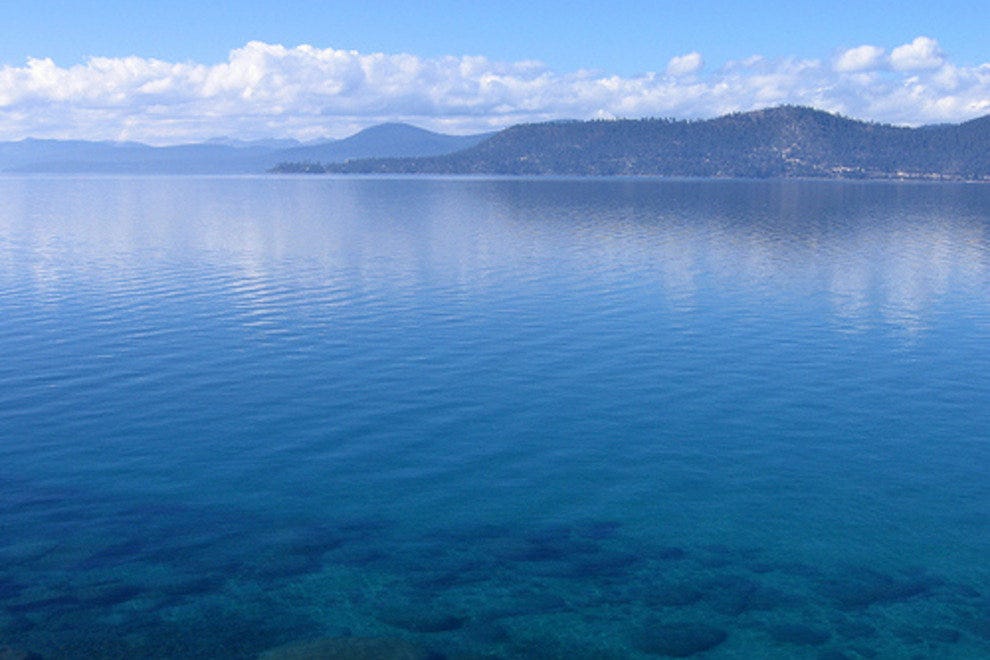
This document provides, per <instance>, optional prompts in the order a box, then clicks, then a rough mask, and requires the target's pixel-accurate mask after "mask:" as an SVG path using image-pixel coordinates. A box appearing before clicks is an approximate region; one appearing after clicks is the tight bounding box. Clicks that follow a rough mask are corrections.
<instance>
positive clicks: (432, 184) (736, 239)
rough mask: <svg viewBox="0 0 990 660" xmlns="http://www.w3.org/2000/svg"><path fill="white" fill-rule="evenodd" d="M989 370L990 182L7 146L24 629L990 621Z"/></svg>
mask: <svg viewBox="0 0 990 660" xmlns="http://www.w3.org/2000/svg"><path fill="white" fill-rule="evenodd" d="M988 374H990V186H977V185H971V186H967V185H954V184H941V185H923V184H885V183H837V182H799V181H792V182H746V181H661V180H650V179H642V180H635V179H633V180H626V179H616V180H566V179H557V180H555V179H542V180H535V179H532V180H526V179H494V180H479V179H442V178H440V179H429V178H423V179H419V178H394V179H378V178H367V179H362V178H328V177H313V178H276V177H267V178H263V177H259V178H196V177H175V178H167V177H147V178H140V177H136V178H69V177H66V178H55V177H52V178H45V177H24V178H0V646H3V645H4V644H9V645H11V646H13V647H16V648H19V649H27V650H31V651H34V652H37V653H39V654H41V655H42V656H43V657H46V658H49V657H50V658H63V657H65V658H77V657H119V658H126V657H176V658H178V657H211V658H216V657H245V658H253V657H257V656H258V655H259V654H263V653H266V652H267V655H265V656H264V657H267V658H290V657H296V658H298V657H375V656H377V657H403V658H406V657H435V658H437V657H449V658H516V657H522V658H526V657H540V658H544V657H545V658H613V657H614V658H650V657H665V656H666V657H698V658H751V657H793V658H816V659H821V660H824V659H831V660H836V659H840V658H853V659H856V658H872V657H879V658H909V657H945V658H952V657H959V658H970V657H987V656H990V562H988V560H987V557H988V556H990V377H988ZM273 649H274V650H273ZM293 653H295V655H293ZM362 653H364V655H361V654H362ZM307 654H309V655H307ZM389 654H391V656H390V655H389Z"/></svg>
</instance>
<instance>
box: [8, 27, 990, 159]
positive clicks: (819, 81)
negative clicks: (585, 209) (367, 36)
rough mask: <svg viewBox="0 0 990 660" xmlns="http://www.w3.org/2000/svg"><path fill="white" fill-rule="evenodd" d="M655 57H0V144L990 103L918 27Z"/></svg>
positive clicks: (979, 109) (869, 115) (957, 113)
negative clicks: (845, 44) (652, 65)
mask: <svg viewBox="0 0 990 660" xmlns="http://www.w3.org/2000/svg"><path fill="white" fill-rule="evenodd" d="M658 68H659V69H662V71H661V72H647V73H643V74H640V75H636V76H625V77H624V76H618V75H607V74H603V73H601V72H595V71H574V72H556V71H553V70H551V69H550V68H548V67H547V66H545V65H544V64H541V63H539V62H532V61H522V62H497V61H491V60H489V59H487V58H484V57H477V56H462V57H454V56H449V57H440V58H423V57H418V56H415V55H408V54H384V53H370V54H369V53H359V52H356V51H351V50H336V49H333V48H323V49H321V48H316V47H313V46H308V45H302V46H296V47H293V48H287V47H285V46H281V45H276V44H267V43H262V42H258V41H252V42H250V43H248V44H246V45H245V46H243V47H242V48H238V49H235V50H233V51H231V53H230V55H229V57H228V59H227V61H226V62H222V63H219V64H202V63H196V62H165V61H161V60H156V59H147V58H141V57H127V58H105V57H94V58H91V59H89V60H88V61H86V62H85V63H83V64H78V65H75V66H69V67H61V66H58V65H57V64H56V63H55V62H53V61H52V60H50V59H29V60H27V62H26V64H25V65H23V66H10V65H7V66H3V67H2V68H0V140H15V139H20V138H24V137H58V138H77V139H110V140H140V141H146V142H151V143H157V144H168V143H178V142H188V141H194V140H200V139H205V138H209V137H214V136H220V135H227V136H233V137H239V138H245V139H248V138H260V137H289V136H291V137H297V138H303V139H311V138H318V137H340V136H343V135H347V134H350V133H352V132H354V131H355V130H358V129H360V128H363V127H366V126H369V125H373V124H376V123H381V122H383V121H407V122H410V123H414V124H417V125H419V126H423V127H426V128H432V129H435V130H442V131H447V132H453V133H466V132H475V131H485V130H492V129H497V128H502V127H505V126H508V125H511V124H515V123H520V122H532V121H545V120H550V119H560V118H577V119H585V118H591V117H644V116H654V117H656V116H664V117H677V118H703V117H713V116H717V115H720V114H724V113H726V112H734V111H744V110H750V109H755V108H760V107H765V106H770V105H778V104H783V103H790V104H801V105H811V106H814V107H817V108H821V109H824V110H829V111H833V112H839V113H842V114H844V115H847V116H851V117H856V118H861V119H868V120H873V121H882V122H890V123H896V124H909V125H917V124H925V123H937V122H958V121H963V120H966V119H971V118H973V117H977V116H980V115H984V114H988V113H990V63H986V64H981V65H975V66H959V65H955V64H953V63H952V62H951V61H950V60H949V59H948V58H947V57H946V55H945V54H944V53H942V51H941V49H940V47H939V45H938V42H937V41H935V40H934V39H931V38H929V37H924V36H921V37H918V38H916V39H914V40H913V41H912V42H910V43H907V44H903V45H899V46H896V47H894V48H892V49H891V50H890V51H889V53H888V51H887V50H886V49H885V48H882V47H880V46H875V45H869V44H866V45H861V46H857V47H855V48H850V49H847V50H842V51H838V52H836V53H834V54H833V55H832V57H829V58H823V59H796V58H785V59H774V60H771V59H766V58H763V57H760V56H753V57H750V58H747V59H744V60H739V61H733V62H728V63H726V64H724V65H723V66H721V67H720V68H717V69H711V68H708V67H703V59H702V54H701V53H697V52H692V53H686V54H684V55H681V56H679V57H674V58H673V59H671V60H670V61H669V62H666V63H660V65H659V66H658Z"/></svg>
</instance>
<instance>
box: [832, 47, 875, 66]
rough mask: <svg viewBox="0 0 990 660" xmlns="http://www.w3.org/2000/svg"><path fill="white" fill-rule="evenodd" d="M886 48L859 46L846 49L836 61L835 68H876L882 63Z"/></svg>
mask: <svg viewBox="0 0 990 660" xmlns="http://www.w3.org/2000/svg"><path fill="white" fill-rule="evenodd" d="M883 53H884V50H883V48H880V47H879V46H869V45H867V46H857V47H856V48H850V49H849V50H847V51H844V52H843V53H842V54H841V55H839V57H838V58H837V59H836V61H835V70H836V71H842V72H853V71H866V70H869V69H875V68H877V66H878V65H879V64H880V63H881V61H882V59H881V58H883Z"/></svg>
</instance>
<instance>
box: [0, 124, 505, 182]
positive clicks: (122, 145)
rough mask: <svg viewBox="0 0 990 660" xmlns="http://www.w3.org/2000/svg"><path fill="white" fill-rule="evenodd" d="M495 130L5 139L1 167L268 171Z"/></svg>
mask: <svg viewBox="0 0 990 660" xmlns="http://www.w3.org/2000/svg"><path fill="white" fill-rule="evenodd" d="M491 135H492V134H491V133H485V134H481V135H444V134H441V133H434V132H431V131H427V130H423V129H421V128H416V127H414V126H409V125H407V124H382V125H380V126H374V127H372V128H369V129H366V130H364V131H361V132H360V133H357V134H355V135H352V136H350V137H348V138H344V139H342V140H327V141H323V142H315V143H310V144H303V143H300V142H298V141H297V140H255V141H242V140H236V139H230V138H216V139H213V140H208V141H206V142H201V143H197V144H184V145H177V146H170V147H152V146H149V145H146V144H141V143H138V142H87V141H82V140H36V139H26V140H20V141H17V142H0V172H19V173H115V174H247V173H262V172H265V171H267V170H269V169H272V168H275V167H276V166H278V165H279V164H280V163H297V164H302V166H305V165H306V164H311V163H323V164H326V163H334V162H342V161H344V160H347V159H353V158H383V157H415V156H436V155H440V154H445V153H450V152H454V151H458V150H462V149H465V148H468V147H471V146H474V145H475V144H477V143H478V142H480V141H482V140H484V139H486V138H489V137H491ZM298 166H299V165H297V167H298ZM289 169H290V170H291V169H292V167H291V166H290V167H289ZM321 171H322V168H321Z"/></svg>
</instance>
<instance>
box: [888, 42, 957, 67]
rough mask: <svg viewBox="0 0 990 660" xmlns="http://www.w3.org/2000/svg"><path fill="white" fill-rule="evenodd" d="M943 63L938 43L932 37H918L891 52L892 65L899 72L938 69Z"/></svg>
mask: <svg viewBox="0 0 990 660" xmlns="http://www.w3.org/2000/svg"><path fill="white" fill-rule="evenodd" d="M943 61H944V58H943V57H942V50H941V49H940V48H939V46H938V42H937V41H935V40H934V39H931V38H930V37H917V38H916V39H915V40H914V41H912V42H911V43H909V44H904V45H903V46H898V47H897V48H895V49H894V50H892V51H891V52H890V65H891V66H892V67H894V68H895V69H897V70H898V71H915V70H918V69H937V68H938V67H940V66H941V65H942V62H943Z"/></svg>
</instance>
